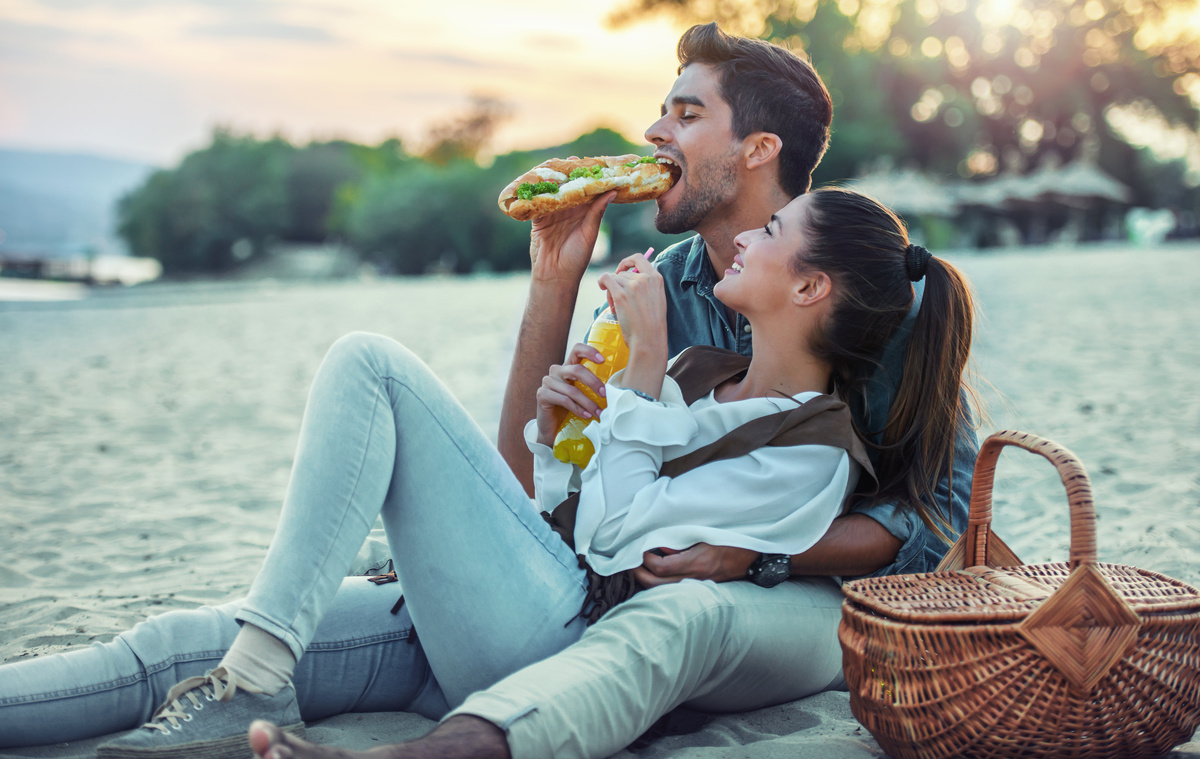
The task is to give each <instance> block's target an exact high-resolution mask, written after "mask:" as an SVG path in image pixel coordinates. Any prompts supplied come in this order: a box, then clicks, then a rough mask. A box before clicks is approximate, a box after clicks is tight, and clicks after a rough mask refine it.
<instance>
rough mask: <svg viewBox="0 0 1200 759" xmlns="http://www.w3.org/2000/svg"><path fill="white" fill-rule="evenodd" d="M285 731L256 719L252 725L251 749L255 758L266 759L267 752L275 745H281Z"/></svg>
mask: <svg viewBox="0 0 1200 759" xmlns="http://www.w3.org/2000/svg"><path fill="white" fill-rule="evenodd" d="M282 736H283V731H281V730H280V729H279V728H277V727H275V726H274V725H272V724H271V723H270V722H266V721H265V720H261V719H256V720H254V721H253V722H251V723H250V748H251V749H253V750H254V754H255V756H258V757H262V758H263V759H266V756H267V751H268V749H270V748H271V745H272V744H274V743H279V741H280V739H281V737H282Z"/></svg>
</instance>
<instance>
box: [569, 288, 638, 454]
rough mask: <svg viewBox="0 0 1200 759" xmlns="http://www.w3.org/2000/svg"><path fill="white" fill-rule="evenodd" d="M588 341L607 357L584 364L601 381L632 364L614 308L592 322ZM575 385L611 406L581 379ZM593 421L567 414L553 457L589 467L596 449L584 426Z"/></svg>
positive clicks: (603, 403) (606, 405) (586, 393)
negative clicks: (597, 361)
mask: <svg viewBox="0 0 1200 759" xmlns="http://www.w3.org/2000/svg"><path fill="white" fill-rule="evenodd" d="M587 344H588V345H590V346H592V347H593V348H595V349H596V350H598V351H600V355H602V356H604V363H603V364H596V363H593V362H591V361H588V360H586V359H585V360H584V361H583V365H584V366H585V367H587V368H588V369H591V370H592V372H593V373H594V374H595V375H596V376H597V377H599V378H600V381H602V382H608V380H609V379H610V378H611V377H612V376H613V375H614V374H616V373H617V372H619V371H621V370H622V369H624V368H625V365H626V364H628V363H629V347H628V346H626V345H625V338H624V337H623V336H622V335H621V324H620V322H618V321H617V317H616V314H614V313H613V312H612V309H605V310H604V312H603V313H601V314H600V315H599V316H597V317H596V321H594V322H592V328H591V329H590V330H588V338H587ZM575 385H576V387H578V388H579V389H580V390H582V391H583V393H584V395H586V396H587V397H589V398H591V399H592V400H593V401H595V402H596V403H597V404H598V405H599V406H600V408H607V407H608V402H607V401H606V400H605V399H604V398H603V397H601V396H598V395H596V394H595V393H593V392H592V390H591V388H589V387H586V386H585V385H581V384H580V383H578V382H576V383H575ZM593 421H595V420H593V419H580V418H579V417H578V416H575V415H574V414H567V417H566V419H564V420H563V423H562V425H561V426H560V427H559V428H558V435H557V436H556V437H555V438H554V457H555V458H557V459H558V460H559V461H563V462H566V463H569V464H574V465H575V466H577V467H579V468H580V469H582V468H584V467H586V466H587V465H588V462H589V461H591V460H592V454H594V453H595V452H596V450H595V449H594V448H593V447H592V441H590V440H588V439H587V437H586V436H584V434H583V429H584V428H585V427H587V426H588V425H589V424H591V423H592V422H593Z"/></svg>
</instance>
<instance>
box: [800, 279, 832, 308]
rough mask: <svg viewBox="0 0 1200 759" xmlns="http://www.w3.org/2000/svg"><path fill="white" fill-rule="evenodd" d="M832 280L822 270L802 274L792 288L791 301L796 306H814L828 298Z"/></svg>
mask: <svg viewBox="0 0 1200 759" xmlns="http://www.w3.org/2000/svg"><path fill="white" fill-rule="evenodd" d="M832 292H833V280H831V279H830V278H829V275H828V274H826V273H825V272H823V271H815V272H812V273H810V274H804V275H802V276H801V277H800V278H799V279H798V280H796V285H795V287H794V288H793V289H792V302H793V303H795V304H796V305H797V306H815V305H817V304H818V303H821V302H822V301H826V300H828V299H829V297H830V295H831V294H832Z"/></svg>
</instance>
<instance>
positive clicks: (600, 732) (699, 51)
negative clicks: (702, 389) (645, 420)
mask: <svg viewBox="0 0 1200 759" xmlns="http://www.w3.org/2000/svg"><path fill="white" fill-rule="evenodd" d="M679 60H680V64H681V66H680V73H679V77H678V79H677V80H676V81H675V84H674V86H673V87H672V88H671V91H670V93H669V94H668V96H667V99H666V101H665V102H664V104H663V108H662V117H661V118H660V119H659V120H658V121H657V122H655V123H654V124H653V125H651V127H650V128H649V129H648V130H647V131H646V138H647V140H649V141H650V142H651V143H653V144H654V146H655V151H654V154H655V155H656V156H659V157H661V158H666V159H669V160H670V161H672V162H674V163H675V164H677V165H678V166H679V169H680V177H679V180H678V182H677V183H676V185H675V186H674V187H673V188H672V189H671V190H670V191H669V192H667V193H666V194H664V195H663V196H662V197H661V198H659V199H658V201H657V202H658V214H657V217H656V219H655V226H656V227H657V228H658V229H659V231H661V232H665V233H679V232H684V231H687V230H694V231H695V232H696V233H697V235H696V236H695V237H693V238H692V239H691V240H688V241H685V242H683V243H680V244H679V245H676V246H674V247H672V248H670V249H668V250H667V251H664V253H663V254H662V255H660V256H659V257H658V258H657V260H656V262H655V263H656V265H657V267H658V270H659V272H660V273H661V274H662V275H663V277H664V280H665V284H666V291H667V303H668V330H669V334H668V339H669V346H670V347H669V351H670V353H671V354H672V355H674V354H676V353H678V352H679V351H681V350H682V349H683V348H685V347H687V346H689V345H693V344H707V345H716V346H718V347H722V348H728V349H731V350H736V351H738V352H741V353H744V354H746V353H749V350H750V336H749V330H750V327H749V325H748V324H747V322H746V321H745V319H744V318H742V317H741V316H740V315H738V314H736V313H733V312H731V311H729V310H728V309H726V308H725V307H724V306H723V305H722V304H721V303H720V301H718V300H716V299H715V298H714V297H713V294H712V289H713V285H714V284H715V283H716V282H717V281H718V280H719V278H720V277H721V276H722V274H721V273H722V272H724V271H725V270H726V269H727V268H730V266H731V265H732V263H733V257H734V254H735V253H736V250H735V248H734V244H733V238H734V236H736V235H737V234H738V233H739V232H742V231H744V230H746V229H751V228H754V227H758V226H762V225H765V224H766V223H767V222H768V221H769V220H770V218H771V215H772V214H773V213H774V212H775V211H776V210H778V209H779V208H781V207H783V206H784V205H785V204H786V203H787V202H788V201H790V200H791V199H792V198H793V197H795V196H797V195H799V194H802V193H804V192H806V191H807V190H808V189H809V185H810V182H811V174H812V170H813V169H814V168H815V166H816V164H817V162H818V161H819V160H820V158H821V155H822V154H823V153H824V150H825V147H826V144H827V142H828V134H829V124H830V121H831V115H832V105H831V102H830V99H829V94H828V92H827V91H826V89H825V87H824V85H823V84H822V83H821V80H820V78H819V77H818V76H817V75H816V72H815V71H813V70H812V67H811V66H810V65H809V64H808V63H807V62H805V61H803V60H801V59H800V58H798V57H796V56H795V55H793V54H791V53H790V52H788V51H786V50H784V49H782V48H779V47H776V46H773V45H769V44H767V43H765V42H761V41H759V40H753V39H745V38H738V37H732V36H729V35H725V34H724V33H723V32H721V31H720V30H719V29H718V28H717V27H716V25H715V24H709V25H707V26H698V27H693V28H692V29H690V30H689V31H688V32H687V33H685V34H684V36H683V37H682V38H681V39H680V42H679ZM610 199H611V198H610V196H603V197H601V198H600V199H599V200H597V201H596V202H594V203H593V204H591V206H586V207H581V208H576V209H571V210H568V211H564V212H562V213H559V214H556V215H554V216H552V217H547V218H544V219H539V220H537V221H535V222H534V224H533V231H532V238H531V245H530V255H531V258H532V260H533V266H532V279H531V284H530V291H529V297H528V300H527V303H526V309H525V314H524V317H523V319H522V323H521V330H520V334H519V336H518V342H517V348H516V353H515V355H514V358H513V364H512V369H511V372H510V375H509V382H508V387H507V390H506V393H505V399H504V409H503V412H502V415H501V423H500V441H499V443H500V450H501V453H502V454H503V455H504V456H505V459H506V460H507V461H508V462H509V465H510V466H511V467H512V469H513V471H514V472H516V473H517V476H518V478H520V479H521V480H522V482H523V483H524V484H525V486H526V488H527V490H529V491H530V492H532V456H531V454H530V453H529V451H528V449H527V448H526V446H525V443H524V438H523V435H522V433H521V430H522V427H523V426H524V424H525V422H526V421H527V420H528V419H530V418H532V417H533V416H534V415H535V394H536V390H537V387H538V385H539V384H540V382H541V380H542V378H543V376H545V374H546V373H547V370H548V368H549V367H550V366H551V365H552V364H555V363H559V362H561V361H562V357H563V355H564V353H565V352H566V347H567V339H568V334H567V333H568V329H569V325H570V321H571V315H572V314H573V312H574V307H575V302H576V298H577V297H578V294H579V284H580V281H581V279H582V277H583V274H584V271H585V270H586V267H587V264H588V261H589V260H590V258H591V252H592V247H593V245H594V244H595V240H596V236H597V234H598V231H599V225H600V220H601V217H602V215H603V212H604V208H605V206H606V204H607V202H608V201H609V200H610ZM919 294H920V291H919V290H918V296H919ZM918 306H919V298H918V303H915V304H914V307H913V311H912V313H911V314H910V317H909V320H910V321H911V319H912V317H913V314H915V313H916V309H917V307H918ZM908 331H909V328H908V327H905V328H902V329H901V334H899V335H898V336H897V337H896V338H895V339H894V340H893V344H892V345H889V347H888V350H887V352H886V353H885V356H884V361H883V367H882V368H881V371H880V373H879V375H877V377H876V378H875V380H873V384H872V387H871V389H870V392H869V394H868V397H867V398H865V399H862V401H861V403H859V404H857V405H858V408H856V409H855V410H856V417H857V421H858V423H859V424H860V425H861V426H862V428H863V429H865V430H879V429H880V428H881V427H882V422H883V420H884V419H886V416H887V410H888V406H889V405H890V399H891V397H892V394H893V393H894V390H895V384H896V379H894V378H898V377H899V371H898V370H899V368H900V366H901V364H902V355H903V348H904V343H905V342H906V341H907V334H908ZM889 370H890V371H889ZM593 384H594V386H598V384H599V383H598V381H595V382H594V383H593ZM589 410H591V411H598V409H594V408H593V409H589ZM958 434H959V440H958V446H957V453H956V461H955V471H954V477H953V480H952V483H951V482H946V481H944V482H942V483H941V484H940V485H939V488H938V503H937V507H938V509H937V510H938V512H939V513H941V514H944V515H947V517H948V518H949V519H950V521H951V522H952V528H953V529H952V530H951V532H953V533H955V534H957V533H958V532H960V531H961V530H962V529H963V527H964V526H965V522H966V498H967V495H968V493H969V487H970V473H971V466H972V463H973V460H974V454H975V448H976V446H975V440H974V435H973V433H971V431H970V430H969V429H967V428H966V427H965V426H964V428H963V429H961V430H959V431H958ZM951 484H952V486H953V487H952V490H951ZM952 491H953V492H952ZM947 548H948V546H947V545H945V544H943V543H941V541H940V540H938V539H937V538H936V537H934V536H933V535H932V533H931V531H929V530H928V529H927V528H926V527H925V525H924V524H922V523H921V522H920V520H919V519H918V518H917V517H916V515H915V514H912V513H911V512H909V511H907V510H901V509H899V508H897V507H895V506H893V505H891V504H876V505H864V504H859V505H857V506H856V507H855V508H854V510H853V511H852V513H850V514H848V515H846V516H843V517H841V518H839V519H837V520H835V521H834V523H833V526H832V527H831V528H830V530H829V532H828V533H827V534H826V535H825V536H824V537H823V538H822V539H821V541H820V542H818V543H817V544H816V545H815V546H814V547H813V548H811V549H810V550H808V551H806V552H805V553H803V554H800V555H797V556H792V557H790V571H791V575H792V580H791V581H790V582H784V583H782V584H780V585H775V586H771V585H772V583H770V582H767V581H764V580H762V579H758V580H756V581H755V582H730V581H734V580H745V579H747V578H748V577H749V576H750V574H751V569H752V568H753V569H754V570H756V574H757V575H758V576H759V577H761V576H763V575H764V574H766V571H767V570H769V569H770V566H771V564H772V563H774V565H775V566H776V567H777V568H778V566H779V563H780V562H781V561H783V560H785V557H762V556H759V555H758V554H755V553H753V552H750V551H747V550H743V549H737V548H728V547H720V546H708V545H703V544H700V545H697V546H694V547H692V548H690V549H688V550H685V551H682V552H679V553H676V554H674V555H668V556H657V555H655V554H649V553H648V554H646V556H645V564H644V565H643V566H642V567H641V568H640V569H638V570H637V575H638V579H639V581H640V582H641V584H642V585H643V586H645V587H647V588H649V589H648V590H646V591H644V592H642V593H639V594H638V595H637V596H635V597H634V598H633V599H632V600H631V601H627V602H625V603H624V604H622V605H620V606H618V607H616V608H615V609H614V610H613V611H612V612H610V613H609V614H608V615H607V616H605V617H604V618H603V619H602V620H600V621H599V622H598V623H597V624H595V625H593V626H592V627H591V628H589V630H588V632H587V633H586V634H585V635H584V637H583V639H582V640H580V641H579V642H578V643H576V644H575V645H573V646H571V647H569V648H568V649H566V650H565V651H563V652H561V653H560V654H557V655H555V656H553V657H550V658H549V659H546V660H544V661H542V662H539V663H537V664H534V665H531V666H530V667H527V668H525V669H524V670H521V671H520V672H517V673H515V674H513V675H511V676H510V677H508V678H505V679H504V680H502V681H501V682H500V683H498V684H496V685H495V686H493V687H492V688H489V689H488V690H485V691H481V692H479V693H476V694H474V695H472V696H470V697H468V699H467V700H466V702H465V703H464V704H463V705H461V706H460V707H458V708H457V709H455V710H454V711H452V712H451V713H450V715H449V717H448V718H447V719H445V720H444V721H443V722H442V724H441V725H440V726H439V727H438V729H436V730H435V731H434V732H433V733H431V734H430V735H429V736H426V737H425V738H423V739H421V740H420V741H416V742H414V743H411V744H406V745H403V746H392V747H387V748H386V749H380V750H378V751H379V752H381V753H386V754H387V755H389V756H395V757H402V756H440V757H455V756H464V757H466V756H497V757H505V756H515V757H520V758H521V759H525V758H526V757H536V756H547V757H561V756H607V755H609V754H611V753H613V752H615V751H618V750H620V749H621V748H623V747H624V746H626V745H628V744H629V743H630V742H631V741H633V740H634V739H636V738H637V737H638V736H639V735H640V734H642V733H643V732H644V731H645V730H646V729H647V728H648V727H649V726H651V725H652V724H653V723H654V722H655V721H656V720H657V719H658V718H659V717H660V716H661V715H663V714H665V713H667V712H668V711H670V710H671V709H673V708H675V707H676V706H679V705H681V704H684V703H687V704H689V705H691V706H694V707H697V708H701V709H709V710H714V711H739V710H746V709H753V708H759V707H763V706H768V705H772V704H777V703H782V702H785V701H790V700H794V699H796V698H800V697H802V696H805V695H809V694H811V693H816V692H820V691H821V690H826V689H830V688H837V687H840V686H841V685H842V683H843V680H842V678H841V666H840V665H841V653H840V649H839V647H838V643H837V636H836V630H837V624H838V621H839V619H840V616H841V613H840V605H841V593H840V590H839V587H838V584H837V582H836V580H835V579H831V578H836V577H838V576H856V575H867V574H874V573H878V574H890V573H897V572H905V571H926V570H931V569H933V567H934V566H935V565H936V563H937V562H938V560H940V558H941V556H942V555H943V554H944V553H945V551H946V549H947ZM682 580H713V581H715V582H681V581H682ZM251 742H252V744H253V746H254V748H255V750H256V752H258V753H259V754H260V755H266V756H269V757H274V758H276V759H283V758H284V757H288V756H299V755H309V754H310V753H317V754H320V753H322V750H321V749H320V748H319V747H313V746H309V745H307V744H303V743H302V742H299V741H295V740H293V739H290V738H285V737H283V736H281V735H280V734H279V733H278V732H277V731H275V730H273V729H268V728H267V727H265V726H262V725H261V723H260V725H258V726H256V727H255V728H253V729H252V731H251Z"/></svg>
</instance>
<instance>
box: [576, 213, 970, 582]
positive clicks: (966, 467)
mask: <svg viewBox="0 0 1200 759" xmlns="http://www.w3.org/2000/svg"><path fill="white" fill-rule="evenodd" d="M654 265H655V266H656V267H657V268H658V271H659V273H660V274H662V276H663V284H664V288H665V290H666V296H667V352H668V355H671V356H675V355H678V354H679V353H680V352H681V351H682V350H683V349H684V348H687V347H688V346H691V345H712V346H716V347H718V348H725V349H727V350H731V351H736V352H738V353H740V354H742V355H743V356H749V355H750V354H751V339H750V323H749V322H748V321H746V317H744V316H742V315H741V314H737V313H734V315H733V321H732V322H730V320H729V318H728V316H727V314H728V313H729V312H728V311H727V310H726V308H725V306H724V304H722V303H721V301H719V300H717V297H716V296H715V295H713V288H714V287H715V286H716V284H717V282H718V279H717V274H716V271H715V270H714V269H713V266H712V262H711V261H710V260H709V258H708V250H707V248H706V247H705V245H704V240H703V239H702V238H701V237H700V236H699V235H696V236H695V237H692V238H691V239H689V240H684V241H683V242H680V243H677V244H675V245H672V246H671V247H669V248H667V249H666V250H664V251H663V252H662V253H660V254H659V255H658V256H656V257H655V259H654ZM914 290H915V292H916V298H914V300H913V305H912V308H911V309H910V310H909V312H908V316H906V317H905V319H904V322H903V323H902V324H901V325H900V328H899V329H898V330H897V331H896V334H895V335H893V336H892V339H891V340H890V341H889V342H888V344H887V346H886V347H885V348H884V354H883V360H882V366H881V368H880V369H879V370H878V371H876V372H875V375H874V376H872V377H871V379H870V381H869V382H868V385H867V394H866V399H863V400H862V401H861V402H859V403H851V404H850V411H851V413H852V414H853V416H854V419H855V422H856V423H857V424H858V425H859V429H862V430H878V429H882V427H883V423H884V421H886V419H887V414H888V409H889V407H890V406H891V402H892V398H893V397H894V396H895V394H896V390H897V388H898V386H899V383H900V374H901V370H902V369H903V366H904V350H905V348H906V347H907V345H908V336H909V335H910V334H911V333H912V327H913V322H914V321H915V320H916V316H917V311H918V309H919V308H920V307H921V295H922V294H923V293H924V290H925V282H924V280H922V281H920V282H916V283H914ZM603 308H604V307H603V306H601V307H600V308H598V309H597V310H596V313H597V314H599V312H600V311H601V310H603ZM875 437H876V442H878V436H875ZM955 437H956V439H955V445H954V463H953V470H954V476H953V488H951V487H950V480H949V478H944V479H943V480H942V481H941V482H939V483H938V486H937V488H936V490H935V493H934V495H935V499H936V502H937V503H936V505H937V508H938V511H939V512H941V513H942V514H946V513H949V514H950V524H951V526H952V528H953V535H951V537H954V538H956V537H957V536H958V535H959V534H960V533H962V531H963V530H964V529H966V526H967V508H968V503H969V501H970V497H971V476H972V474H973V472H974V470H975V455H976V453H977V452H978V450H979V444H978V442H977V440H976V437H975V431H974V430H973V429H972V428H971V426H970V425H969V424H967V425H964V426H963V427H961V428H960V429H959V430H957V431H956V436H955ZM868 452H869V455H870V456H871V459H872V461H874V460H875V459H876V458H877V457H878V453H877V452H876V451H874V450H869V451H868ZM850 511H851V512H852V513H857V514H865V515H866V516H869V517H871V518H872V519H874V520H875V521H876V522H879V524H881V525H883V527H884V528H885V529H886V530H887V531H888V532H889V533H891V534H892V535H893V536H895V538H896V539H897V540H899V541H901V542H902V543H903V545H901V546H900V550H899V552H898V553H897V554H896V558H895V560H893V561H892V563H891V564H889V565H887V566H885V567H883V568H881V569H879V570H877V571H876V572H874V573H873V574H874V575H890V574H901V573H905V572H932V571H933V570H934V568H935V567H937V565H938V562H940V561H941V560H942V557H943V556H944V555H945V554H946V551H947V550H949V548H950V546H949V545H947V544H946V543H943V542H942V541H941V540H940V539H939V538H938V537H937V535H935V534H934V533H933V532H932V531H931V530H929V528H927V527H926V526H925V523H924V522H922V521H921V518H920V517H919V516H917V514H916V512H915V511H913V510H912V509H910V508H906V507H904V506H902V505H901V504H897V503H866V502H863V501H860V502H858V503H855V504H853V505H852V506H851V508H850Z"/></svg>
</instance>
